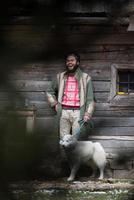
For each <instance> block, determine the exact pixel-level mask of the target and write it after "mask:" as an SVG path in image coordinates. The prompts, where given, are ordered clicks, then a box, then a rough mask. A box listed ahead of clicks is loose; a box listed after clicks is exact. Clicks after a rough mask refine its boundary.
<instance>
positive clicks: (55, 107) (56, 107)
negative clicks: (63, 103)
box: [54, 103, 58, 112]
mask: <svg viewBox="0 0 134 200" xmlns="http://www.w3.org/2000/svg"><path fill="white" fill-rule="evenodd" d="M54 109H55V111H56V112H57V111H58V103H57V104H56V105H55V106H54Z"/></svg>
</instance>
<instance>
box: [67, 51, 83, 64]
mask: <svg viewBox="0 0 134 200" xmlns="http://www.w3.org/2000/svg"><path fill="white" fill-rule="evenodd" d="M69 56H74V57H75V58H76V60H77V61H78V62H80V55H79V54H77V53H74V52H72V53H68V54H67V55H66V56H65V60H67V58H68V57H69Z"/></svg>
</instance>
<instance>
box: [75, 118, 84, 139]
mask: <svg viewBox="0 0 134 200" xmlns="http://www.w3.org/2000/svg"><path fill="white" fill-rule="evenodd" d="M78 122H79V124H80V127H79V128H78V129H77V131H76V138H77V139H79V136H80V132H81V128H82V127H83V125H84V124H85V123H86V122H85V121H84V120H83V119H80V120H79V121H78Z"/></svg>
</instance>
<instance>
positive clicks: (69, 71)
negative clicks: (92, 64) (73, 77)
mask: <svg viewBox="0 0 134 200" xmlns="http://www.w3.org/2000/svg"><path fill="white" fill-rule="evenodd" d="M78 67H79V65H75V66H74V68H73V69H68V67H67V66H66V69H67V73H68V74H69V73H71V74H72V73H75V71H76V70H77V68H78Z"/></svg>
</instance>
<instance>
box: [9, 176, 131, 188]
mask: <svg viewBox="0 0 134 200" xmlns="http://www.w3.org/2000/svg"><path fill="white" fill-rule="evenodd" d="M10 188H11V189H12V190H28V189H30V190H33V191H37V190H42V189H52V188H53V189H69V190H70V189H74V190H83V191H84V190H88V191H104V190H111V189H123V190H124V189H128V190H129V189H130V190H132V191H134V180H127V179H125V180H123V179H121V180H119V179H118V180H116V179H104V180H101V181H98V180H87V179H86V178H83V179H80V180H77V181H73V182H67V181H66V178H62V179H56V180H51V181H50V180H44V181H39V180H34V181H19V182H14V183H11V184H10Z"/></svg>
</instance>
